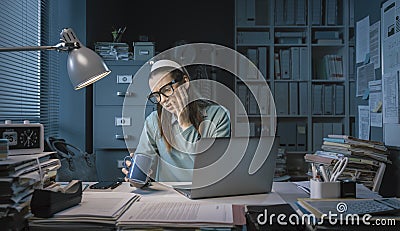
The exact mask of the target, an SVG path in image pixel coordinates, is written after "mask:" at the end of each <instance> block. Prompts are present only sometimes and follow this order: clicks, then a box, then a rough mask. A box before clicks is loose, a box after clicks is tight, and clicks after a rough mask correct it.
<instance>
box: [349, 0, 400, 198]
mask: <svg viewBox="0 0 400 231" xmlns="http://www.w3.org/2000/svg"><path fill="white" fill-rule="evenodd" d="M381 2H385V1H383V0H382V1H381V0H373V1H372V0H370V1H368V4H365V1H363V0H354V9H355V14H354V16H355V21H356V22H357V21H359V20H361V19H363V18H364V17H366V16H368V15H369V20H370V24H371V25H372V24H373V23H375V22H377V21H378V20H380V19H381ZM375 75H376V77H377V79H381V78H382V74H381V69H377V70H376V71H375ZM356 102H357V105H368V101H367V100H362V99H361V97H358V98H357V100H356ZM357 124H358V118H357V119H356V131H358V128H357ZM357 134H358V133H357ZM371 140H379V141H382V140H383V131H382V128H375V127H371ZM399 154H400V153H399V151H398V150H394V149H391V153H390V156H389V158H390V159H391V160H392V162H393V164H391V165H387V168H386V171H385V175H384V177H383V182H382V186H381V190H380V193H381V194H382V195H384V196H397V197H400V155H399Z"/></svg>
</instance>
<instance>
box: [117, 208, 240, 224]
mask: <svg viewBox="0 0 400 231" xmlns="http://www.w3.org/2000/svg"><path fill="white" fill-rule="evenodd" d="M233 224H234V221H233V212H232V205H231V204H208V203H196V202H189V203H188V202H138V203H135V204H133V205H132V206H131V207H130V208H129V209H128V210H127V211H126V212H125V213H124V215H122V216H121V218H119V219H118V221H117V226H118V228H120V229H123V230H129V229H136V228H150V227H181V228H198V227H216V228H217V227H232V226H233Z"/></svg>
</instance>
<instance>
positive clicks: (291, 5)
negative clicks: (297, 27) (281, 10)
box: [285, 0, 295, 25]
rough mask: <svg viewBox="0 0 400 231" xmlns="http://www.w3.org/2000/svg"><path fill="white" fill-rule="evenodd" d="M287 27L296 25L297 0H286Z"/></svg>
mask: <svg viewBox="0 0 400 231" xmlns="http://www.w3.org/2000/svg"><path fill="white" fill-rule="evenodd" d="M285 9H286V25H294V20H295V15H294V12H295V0H286V5H285Z"/></svg>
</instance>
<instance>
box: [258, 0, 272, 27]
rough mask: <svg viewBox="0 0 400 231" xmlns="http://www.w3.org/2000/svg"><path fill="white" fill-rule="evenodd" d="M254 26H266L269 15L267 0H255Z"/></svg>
mask: <svg viewBox="0 0 400 231" xmlns="http://www.w3.org/2000/svg"><path fill="white" fill-rule="evenodd" d="M255 8H256V9H255V10H256V22H255V24H256V26H266V25H267V24H268V17H269V9H268V8H269V4H268V1H256V5H255Z"/></svg>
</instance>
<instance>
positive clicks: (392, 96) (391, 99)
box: [382, 71, 400, 124]
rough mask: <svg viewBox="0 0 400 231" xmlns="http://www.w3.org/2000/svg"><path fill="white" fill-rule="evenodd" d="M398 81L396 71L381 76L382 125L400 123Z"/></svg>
mask: <svg viewBox="0 0 400 231" xmlns="http://www.w3.org/2000/svg"><path fill="white" fill-rule="evenodd" d="M399 81H400V79H399V76H398V71H394V72H391V73H386V74H383V76H382V92H383V96H382V97H383V123H385V124H386V123H389V124H397V123H399V122H400V111H399V109H400V108H399V107H400V105H399V103H400V101H399V94H400V90H399V84H400V83H399Z"/></svg>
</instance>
